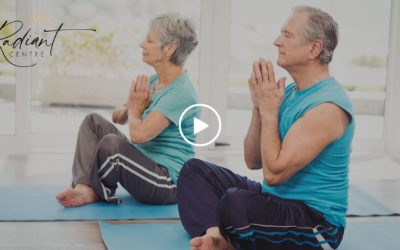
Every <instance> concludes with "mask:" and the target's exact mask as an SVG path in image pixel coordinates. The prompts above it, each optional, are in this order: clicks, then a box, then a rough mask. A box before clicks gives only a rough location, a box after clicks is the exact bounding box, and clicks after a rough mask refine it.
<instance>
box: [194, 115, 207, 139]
mask: <svg viewBox="0 0 400 250" xmlns="http://www.w3.org/2000/svg"><path fill="white" fill-rule="evenodd" d="M193 125H194V126H193V134H195V135H197V133H199V132H201V131H203V130H204V129H206V128H208V124H207V123H205V122H203V121H202V120H200V119H197V118H196V117H195V118H193Z"/></svg>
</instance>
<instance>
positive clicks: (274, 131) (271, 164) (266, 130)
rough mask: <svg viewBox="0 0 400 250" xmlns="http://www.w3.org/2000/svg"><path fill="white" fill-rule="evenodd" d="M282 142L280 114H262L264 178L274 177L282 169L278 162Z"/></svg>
mask: <svg viewBox="0 0 400 250" xmlns="http://www.w3.org/2000/svg"><path fill="white" fill-rule="evenodd" d="M281 147H282V143H281V139H280V137H279V129H278V115H277V114H273V115H272V114H262V115H261V155H262V165H263V172H264V178H266V179H267V178H272V177H273V176H274V175H276V174H278V173H279V171H280V169H279V166H278V164H277V162H278V158H279V154H280V151H281Z"/></svg>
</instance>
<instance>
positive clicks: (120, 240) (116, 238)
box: [100, 221, 400, 250]
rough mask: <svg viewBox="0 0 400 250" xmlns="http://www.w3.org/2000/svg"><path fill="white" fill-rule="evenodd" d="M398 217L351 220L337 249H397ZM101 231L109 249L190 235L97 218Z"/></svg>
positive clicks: (177, 249) (176, 243) (153, 247)
mask: <svg viewBox="0 0 400 250" xmlns="http://www.w3.org/2000/svg"><path fill="white" fill-rule="evenodd" d="M399 228H400V222H399V221H393V222H392V221H381V222H372V221H371V222H370V221H362V222H361V221H360V222H357V221H350V222H348V227H347V229H346V231H345V235H344V238H343V241H342V243H341V245H340V246H339V248H338V249H339V250H355V249H362V250H379V249H385V250H386V249H387V250H389V249H393V250H394V249H400V241H399V240H398V231H399ZM100 231H101V235H102V238H103V242H104V244H105V245H106V246H107V249H108V250H125V249H126V250H131V249H146V250H159V249H174V250H181V249H182V250H183V249H185V250H187V249H189V248H190V247H189V246H190V244H189V242H190V238H189V235H188V234H187V233H186V232H185V231H184V229H183V227H182V225H181V224H124V225H112V224H107V223H105V222H102V221H100Z"/></svg>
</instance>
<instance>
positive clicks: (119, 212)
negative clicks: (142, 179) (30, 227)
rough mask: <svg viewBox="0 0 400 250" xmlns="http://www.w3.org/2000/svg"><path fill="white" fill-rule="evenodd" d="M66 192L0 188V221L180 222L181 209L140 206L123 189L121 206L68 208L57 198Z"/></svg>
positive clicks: (175, 207) (55, 189) (61, 189)
mask: <svg viewBox="0 0 400 250" xmlns="http://www.w3.org/2000/svg"><path fill="white" fill-rule="evenodd" d="M61 191H63V188H36V187H35V188H26V187H17V188H4V187H3V188H0V200H1V205H0V221H57V220H130V219H175V218H179V213H178V208H177V205H163V206H160V205H148V204H143V203H140V202H137V201H136V200H135V199H133V198H132V197H131V196H130V195H129V194H128V193H127V192H126V191H125V190H123V189H122V188H121V189H120V192H119V194H118V195H119V197H120V198H121V199H122V203H121V204H119V205H115V204H109V203H106V202H96V203H92V204H88V205H85V206H81V207H77V208H64V207H63V206H61V205H60V204H58V202H57V200H56V198H55V197H56V195H57V194H58V193H59V192H61Z"/></svg>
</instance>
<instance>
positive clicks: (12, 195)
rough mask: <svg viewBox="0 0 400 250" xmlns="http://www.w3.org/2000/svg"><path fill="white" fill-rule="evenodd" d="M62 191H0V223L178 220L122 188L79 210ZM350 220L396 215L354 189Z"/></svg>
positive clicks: (173, 211) (171, 211) (170, 210)
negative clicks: (114, 196) (110, 198)
mask: <svg viewBox="0 0 400 250" xmlns="http://www.w3.org/2000/svg"><path fill="white" fill-rule="evenodd" d="M61 191H63V188H55V187H13V188H11V187H10V188H7V187H2V188H0V199H1V201H2V202H1V205H0V221H55V220H130V219H177V218H179V213H178V209H177V205H166V206H158V205H147V204H143V203H139V202H137V201H135V200H134V199H133V198H132V197H131V196H130V195H129V194H128V193H127V192H126V191H125V190H124V189H123V188H120V189H119V194H118V195H119V196H120V197H121V198H122V200H123V202H122V204H120V205H114V204H107V203H105V202H96V203H93V204H89V205H85V206H82V207H78V208H64V207H62V206H61V205H60V204H58V203H57V201H56V199H55V196H56V195H57V194H58V193H59V192H61ZM349 200H350V202H349V203H350V206H349V211H348V215H350V216H373V215H396V214H397V213H396V212H395V211H393V210H391V209H389V208H387V207H386V206H385V205H383V204H382V203H380V202H379V201H377V200H376V199H374V198H373V197H371V196H370V195H368V194H367V193H365V192H364V191H362V190H361V189H358V188H356V187H351V188H350V199H349Z"/></svg>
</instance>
